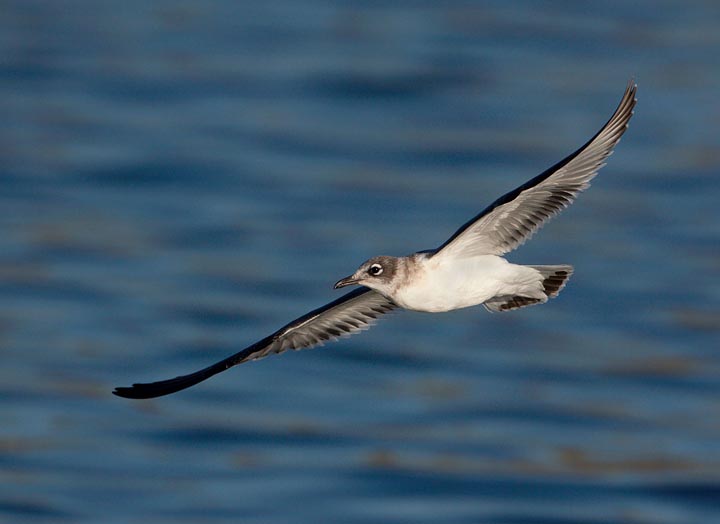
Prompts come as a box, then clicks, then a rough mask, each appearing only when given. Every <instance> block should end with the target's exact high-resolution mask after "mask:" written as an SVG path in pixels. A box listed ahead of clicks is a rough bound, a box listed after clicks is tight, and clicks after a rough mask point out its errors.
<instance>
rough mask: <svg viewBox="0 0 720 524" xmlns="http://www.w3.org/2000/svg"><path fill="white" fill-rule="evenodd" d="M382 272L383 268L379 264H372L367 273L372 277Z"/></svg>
mask: <svg viewBox="0 0 720 524" xmlns="http://www.w3.org/2000/svg"><path fill="white" fill-rule="evenodd" d="M382 272H383V267H382V266H381V265H380V264H373V265H372V266H370V267H369V268H368V273H369V274H370V275H371V276H373V277H376V276H378V275H380V274H381V273H382Z"/></svg>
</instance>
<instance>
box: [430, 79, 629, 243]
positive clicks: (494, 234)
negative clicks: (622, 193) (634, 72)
mask: <svg viewBox="0 0 720 524" xmlns="http://www.w3.org/2000/svg"><path fill="white" fill-rule="evenodd" d="M636 92H637V85H636V84H635V83H634V82H632V81H631V82H630V83H629V84H628V86H627V88H626V90H625V94H624V95H623V98H622V100H621V101H620V104H619V105H618V108H617V109H616V110H615V113H614V114H613V115H612V117H610V120H608V122H607V123H606V124H605V125H604V126H603V127H602V129H600V131H598V132H597V134H596V135H595V136H594V137H593V138H591V139H590V140H589V141H588V142H587V143H586V144H585V145H584V146H582V147H581V148H580V149H578V150H577V151H575V152H574V153H573V154H571V155H570V156H568V157H566V158H565V159H563V160H562V161H560V162H558V163H557V164H555V165H554V166H552V167H551V168H549V169H548V170H546V171H544V172H543V173H541V174H540V175H538V176H536V177H535V178H533V179H531V180H530V181H528V182H526V183H525V184H523V185H522V186H520V187H518V188H516V189H514V190H513V191H510V192H509V193H507V194H505V195H503V196H502V197H500V198H499V199H497V200H496V201H495V202H493V203H492V204H490V206H488V207H487V208H486V209H485V210H483V211H482V212H481V213H480V214H479V215H477V216H476V217H474V218H473V219H472V220H470V221H469V222H467V223H466V224H465V225H463V226H462V227H461V228H460V229H458V231H456V232H455V234H453V236H452V237H450V238H449V239H448V240H447V242H445V243H444V244H443V245H442V246H440V247H439V248H438V249H437V250H436V252H435V255H434V256H438V255H443V256H445V255H450V256H457V257H470V256H477V255H502V254H504V253H507V252H509V251H512V250H513V249H515V248H517V247H518V246H519V245H521V244H522V243H524V242H525V241H526V240H528V239H529V238H530V237H531V236H532V235H533V233H535V231H537V230H538V229H539V228H540V227H542V225H543V224H544V223H545V222H546V221H547V220H548V219H550V218H551V217H553V216H555V215H556V214H558V213H559V212H560V211H562V210H563V209H565V208H566V207H567V206H569V205H570V204H571V203H572V202H573V201H574V200H575V197H577V195H578V194H579V193H580V192H581V191H583V190H584V189H586V188H587V187H589V185H590V181H591V180H592V179H593V178H594V177H595V176H596V175H597V173H598V171H599V170H600V168H602V167H603V166H604V165H605V160H606V159H607V157H608V156H610V154H612V150H613V148H614V147H615V145H616V144H617V143H618V142H619V141H620V137H621V136H622V135H623V133H624V132H625V130H626V129H627V127H628V122H629V120H630V117H631V116H632V115H633V108H634V107H635V103H636V99H635V94H636Z"/></svg>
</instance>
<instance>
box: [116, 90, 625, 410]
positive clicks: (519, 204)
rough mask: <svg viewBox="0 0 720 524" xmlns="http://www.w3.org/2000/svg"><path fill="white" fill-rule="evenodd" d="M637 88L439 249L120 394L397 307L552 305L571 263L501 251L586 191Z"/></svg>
mask: <svg viewBox="0 0 720 524" xmlns="http://www.w3.org/2000/svg"><path fill="white" fill-rule="evenodd" d="M636 92H637V85H636V84H635V83H634V82H632V81H631V82H630V83H629V84H628V86H627V89H626V90H625V94H624V95H623V97H622V100H620V104H619V105H618V107H617V109H616V110H615V113H613V115H612V116H611V117H610V120H608V121H607V123H606V124H605V125H604V126H603V127H602V129H600V131H598V132H597V133H596V134H595V136H593V137H592V138H591V139H590V140H589V141H588V142H587V143H586V144H585V145H583V146H582V147H581V148H580V149H578V150H577V151H575V152H574V153H572V154H571V155H570V156H568V157H567V158H565V159H563V160H561V161H560V162H558V163H557V164H555V165H554V166H552V167H551V168H549V169H547V170H546V171H544V172H543V173H541V174H539V175H538V176H536V177H535V178H533V179H531V180H529V181H527V182H525V183H524V184H523V185H521V186H520V187H518V188H516V189H513V190H512V191H510V192H509V193H507V194H505V195H503V196H501V197H500V198H498V199H497V200H495V202H493V203H492V204H490V205H489V206H488V207H487V208H485V209H484V210H483V211H482V212H480V214H478V215H477V216H475V217H474V218H472V219H471V220H470V221H469V222H467V223H466V224H464V225H463V226H462V227H460V229H458V230H457V231H456V232H455V233H454V234H453V235H452V236H451V237H450V238H449V239H448V240H447V241H446V242H445V243H444V244H442V245H441V246H440V247H438V248H436V249H430V250H427V251H420V252H418V253H414V254H412V255H409V256H406V257H391V256H378V257H373V258H371V259H370V260H368V261H367V262H364V263H363V264H361V265H360V267H359V268H358V270H357V271H355V273H353V274H352V275H351V276H349V277H347V278H343V279H341V280H339V281H338V282H337V283H336V284H335V289H338V288H341V287H345V286H351V285H357V286H360V287H358V288H356V289H354V290H352V291H350V292H349V293H347V294H345V295H343V296H342V297H340V298H338V299H337V300H334V301H332V302H330V303H329V304H326V305H324V306H322V307H320V308H318V309H316V310H314V311H311V312H309V313H307V314H305V315H303V316H301V317H300V318H297V319H295V320H293V321H292V322H290V323H289V324H287V325H286V326H284V327H282V328H280V329H279V330H277V331H276V332H275V333H273V334H271V335H269V336H267V337H265V338H263V339H262V340H260V341H258V342H255V343H254V344H252V345H251V346H248V347H247V348H245V349H243V350H242V351H240V352H239V353H237V354H235V355H232V356H230V357H228V358H226V359H224V360H221V361H220V362H217V363H216V364H213V365H211V366H209V367H206V368H204V369H201V370H200V371H196V372H195V373H191V374H189V375H183V376H180V377H176V378H173V379H169V380H162V381H159V382H152V383H148V384H133V385H132V386H130V387H119V388H116V389H115V391H113V393H114V394H115V395H118V396H120V397H125V398H132V399H145V398H154V397H160V396H163V395H169V394H170V393H175V392H176V391H180V390H182V389H185V388H188V387H190V386H194V385H195V384H197V383H199V382H202V381H203V380H205V379H207V378H210V377H212V376H213V375H216V374H217V373H220V372H222V371H225V370H226V369H229V368H231V367H233V366H236V365H238V364H242V363H243V362H247V361H249V360H256V359H259V358H263V357H265V356H267V355H270V354H271V353H282V352H283V351H286V350H288V349H295V350H298V349H305V348H309V347H313V346H316V345H319V344H322V343H323V342H326V341H330V340H335V339H337V338H340V337H342V336H346V335H351V334H353V333H357V332H359V331H362V330H364V329H367V328H368V327H370V326H371V325H372V324H373V323H374V322H375V320H376V319H377V318H378V317H380V316H381V315H383V314H385V313H388V312H389V311H392V310H393V309H397V308H404V309H410V310H414V311H428V312H433V313H435V312H440V311H451V310H453V309H459V308H465V307H469V306H475V305H478V304H482V305H483V306H485V308H486V309H488V310H489V311H509V310H512V309H518V308H522V307H525V306H532V305H535V304H543V303H545V302H547V300H548V299H549V298H553V297H555V296H557V294H558V293H559V292H560V290H561V289H562V288H563V287H564V286H565V284H566V283H567V280H568V278H570V275H572V272H573V268H572V266H569V265H552V266H531V265H517V264H511V263H510V262H508V261H507V260H506V259H505V258H503V257H502V255H504V254H505V253H508V252H510V251H512V250H513V249H515V248H516V247H518V246H520V245H521V244H522V243H523V242H525V241H526V240H527V239H529V238H530V237H531V236H532V235H533V233H535V231H537V230H538V229H539V228H540V227H541V226H542V225H543V224H544V223H545V221H547V220H548V219H550V218H551V217H553V216H554V215H556V214H558V213H559V212H560V211H562V210H563V209H565V208H566V207H567V206H569V205H570V204H571V203H572V202H573V201H574V200H575V197H576V196H577V195H578V194H579V193H580V192H581V191H583V190H584V189H587V187H588V186H589V185H590V181H591V180H592V179H593V178H594V177H595V175H597V173H598V171H599V170H600V168H601V167H603V166H604V165H605V161H606V160H607V158H608V156H610V154H611V153H612V151H613V148H614V147H615V145H616V144H617V143H618V141H619V140H620V137H621V136H622V135H623V133H624V132H625V130H626V129H627V127H628V122H629V120H630V117H632V115H633V108H634V107H635V103H636V99H635V94H636Z"/></svg>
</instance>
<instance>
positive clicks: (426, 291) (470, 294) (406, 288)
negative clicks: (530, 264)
mask: <svg viewBox="0 0 720 524" xmlns="http://www.w3.org/2000/svg"><path fill="white" fill-rule="evenodd" d="M440 258H441V257H438V259H440ZM438 259H434V258H426V259H420V260H418V266H417V268H416V271H414V272H412V273H411V274H410V275H408V276H409V277H410V278H409V279H408V280H407V282H406V283H405V284H404V285H402V286H399V287H398V289H397V290H396V291H395V293H393V296H392V299H393V300H394V301H395V302H396V303H397V304H398V305H400V306H402V307H404V308H406V309H413V310H416V311H429V312H440V311H451V310H453V309H459V308H464V307H469V306H475V305H477V304H482V303H483V302H485V301H486V300H489V299H490V298H492V297H494V296H496V295H498V294H499V293H501V292H503V291H504V289H505V288H506V287H507V284H508V282H512V281H513V280H515V279H516V278H517V273H516V271H515V269H514V268H522V269H525V268H523V267H522V266H515V265H513V264H510V263H508V261H507V260H505V259H504V258H501V257H498V256H494V255H483V256H478V257H471V258H465V259H451V260H449V261H448V260H438Z"/></svg>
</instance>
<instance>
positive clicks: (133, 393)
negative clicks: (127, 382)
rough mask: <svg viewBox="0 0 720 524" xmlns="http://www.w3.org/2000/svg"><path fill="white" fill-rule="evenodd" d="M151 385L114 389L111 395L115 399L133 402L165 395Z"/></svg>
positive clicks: (134, 385)
mask: <svg viewBox="0 0 720 524" xmlns="http://www.w3.org/2000/svg"><path fill="white" fill-rule="evenodd" d="M152 386H153V384H133V385H132V386H129V387H124V386H121V387H116V388H115V389H114V390H113V392H112V394H113V395H115V396H117V397H122V398H129V399H133V400H142V399H148V398H155V397H160V396H162V395H167V393H164V392H160V391H157V390H156V389H155V388H153V387H152Z"/></svg>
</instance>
